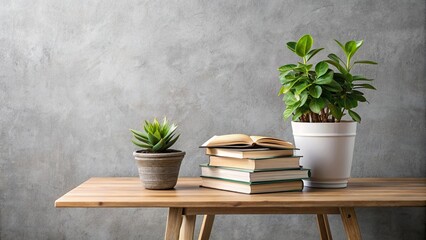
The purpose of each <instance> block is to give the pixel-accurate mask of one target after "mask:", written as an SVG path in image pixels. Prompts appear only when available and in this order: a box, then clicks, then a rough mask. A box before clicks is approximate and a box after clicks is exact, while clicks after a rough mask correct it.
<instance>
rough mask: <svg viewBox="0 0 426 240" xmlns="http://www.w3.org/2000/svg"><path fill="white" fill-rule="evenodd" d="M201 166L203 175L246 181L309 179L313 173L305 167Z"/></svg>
mask: <svg viewBox="0 0 426 240" xmlns="http://www.w3.org/2000/svg"><path fill="white" fill-rule="evenodd" d="M200 167H201V176H202V177H210V178H218V179H225V180H234V181H240V182H246V183H256V182H269V181H280V180H299V179H307V178H309V177H310V175H311V172H310V170H309V169H304V168H290V169H287V168H278V169H277V168H276V169H268V170H248V169H240V168H232V167H218V166H210V165H208V164H201V165H200Z"/></svg>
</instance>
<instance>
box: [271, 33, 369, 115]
mask: <svg viewBox="0 0 426 240" xmlns="http://www.w3.org/2000/svg"><path fill="white" fill-rule="evenodd" d="M336 42H338V41H336ZM313 43H314V40H313V38H312V36H311V35H304V36H302V37H301V38H300V39H299V40H298V41H297V42H288V43H287V47H288V49H290V50H291V51H292V52H294V53H295V54H296V55H297V56H299V57H301V60H302V61H301V62H298V63H297V64H287V65H284V66H281V67H280V68H278V71H279V72H280V77H279V78H280V82H281V84H282V87H281V88H280V91H279V93H278V95H284V96H283V101H284V103H285V105H286V109H285V111H284V113H283V116H284V119H287V118H289V117H292V119H293V121H302V122H339V121H340V120H341V119H342V117H343V116H344V115H345V113H344V112H345V110H348V113H349V115H350V116H351V117H352V119H353V120H354V121H358V122H359V121H361V118H360V117H359V115H358V114H357V113H355V112H354V111H352V110H351V109H353V108H355V107H357V106H358V102H365V101H366V99H365V97H364V96H363V95H364V94H363V93H362V92H361V91H359V89H361V88H366V89H374V87H373V86H372V85H370V84H365V83H357V81H371V80H372V79H367V78H365V77H362V76H359V75H355V76H353V75H351V73H350V70H351V69H352V67H353V66H354V65H355V64H376V63H375V62H373V61H367V60H362V61H355V62H354V63H353V64H351V59H352V57H353V55H354V54H355V53H356V51H357V50H358V49H359V48H360V47H361V45H362V43H363V41H349V42H348V43H346V44H345V46H343V45H342V44H340V43H339V42H338V43H339V45H340V46H341V47H342V49H344V53H345V54H346V56H347V57H346V60H347V61H346V62H343V61H342V60H341V59H340V58H339V57H338V56H337V55H336V54H329V55H328V57H329V59H328V60H324V61H320V62H318V63H317V64H316V65H315V67H313V64H310V63H309V61H310V60H311V59H312V58H313V57H314V56H315V55H316V54H317V53H318V52H320V51H321V50H323V48H317V49H311V48H312V45H313ZM329 64H331V65H332V66H334V67H335V68H336V69H337V70H338V71H339V72H338V73H335V72H334V71H333V70H332V69H330V68H329ZM342 64H344V66H343V65H342Z"/></svg>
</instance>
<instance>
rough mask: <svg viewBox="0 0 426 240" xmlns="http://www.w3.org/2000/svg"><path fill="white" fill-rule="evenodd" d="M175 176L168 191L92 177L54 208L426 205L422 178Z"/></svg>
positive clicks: (134, 180)
mask: <svg viewBox="0 0 426 240" xmlns="http://www.w3.org/2000/svg"><path fill="white" fill-rule="evenodd" d="M200 181H201V180H200V178H180V179H179V180H178V183H177V185H176V187H175V189H173V190H147V189H144V187H143V185H142V183H141V182H140V180H139V179H138V178H117V177H110V178H91V179H89V180H87V181H86V182H84V183H83V184H81V185H80V186H78V187H76V188H74V189H73V190H71V191H70V192H68V193H66V194H65V195H64V196H62V197H60V198H59V199H58V200H56V202H55V206H56V207H83V208H91V207H94V208H96V207H98V208H99V207H177V208H190V207H237V208H240V207H241V208H244V207H376V206H377V207H405V206H412V207H415V206H419V207H420V206H426V178H353V179H350V181H349V184H348V187H347V188H344V189H314V188H307V187H305V189H304V190H303V192H282V193H268V194H254V195H247V194H240V193H233V192H227V191H220V190H214V189H208V188H201V187H199V185H200Z"/></svg>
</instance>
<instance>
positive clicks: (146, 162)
mask: <svg viewBox="0 0 426 240" xmlns="http://www.w3.org/2000/svg"><path fill="white" fill-rule="evenodd" d="M133 156H134V157H135V160H136V164H137V165H138V171H139V178H140V179H141V181H142V183H143V184H144V186H145V188H146V189H171V188H174V187H175V186H176V182H177V179H178V176H179V169H180V164H181V162H182V159H183V157H184V156H185V152H182V151H177V150H169V152H167V153H144V152H143V151H136V152H133Z"/></svg>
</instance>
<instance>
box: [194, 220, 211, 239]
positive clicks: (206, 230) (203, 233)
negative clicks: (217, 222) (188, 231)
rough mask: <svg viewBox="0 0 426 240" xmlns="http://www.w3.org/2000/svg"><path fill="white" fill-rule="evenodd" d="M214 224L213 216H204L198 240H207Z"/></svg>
mask: <svg viewBox="0 0 426 240" xmlns="http://www.w3.org/2000/svg"><path fill="white" fill-rule="evenodd" d="M213 222H214V215H204V219H203V223H202V225H201V230H200V236H199V237H198V240H209V238H210V233H211V232H212V228H213Z"/></svg>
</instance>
